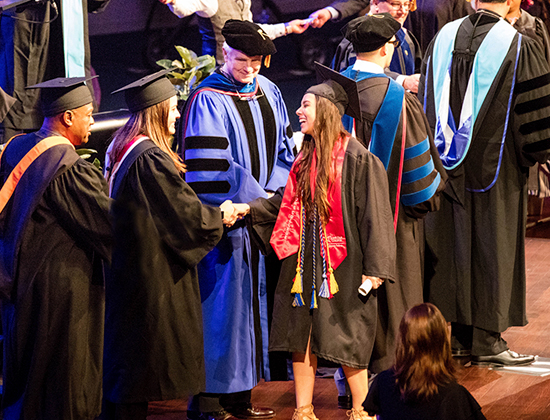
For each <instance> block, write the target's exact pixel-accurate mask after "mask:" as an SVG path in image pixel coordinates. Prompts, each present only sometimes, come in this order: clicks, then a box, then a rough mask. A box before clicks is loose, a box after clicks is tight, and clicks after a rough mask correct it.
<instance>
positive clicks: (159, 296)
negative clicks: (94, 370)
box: [104, 71, 223, 411]
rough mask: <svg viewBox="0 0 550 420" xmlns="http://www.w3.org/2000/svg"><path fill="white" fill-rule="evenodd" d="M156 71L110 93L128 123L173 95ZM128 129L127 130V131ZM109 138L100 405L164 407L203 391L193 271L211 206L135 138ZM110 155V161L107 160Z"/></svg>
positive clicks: (214, 233)
mask: <svg viewBox="0 0 550 420" xmlns="http://www.w3.org/2000/svg"><path fill="white" fill-rule="evenodd" d="M165 74H166V71H160V72H158V73H155V74H153V75H150V76H146V77H145V78H143V79H140V80H138V81H136V82H133V83H132V84H130V85H128V86H126V87H124V88H122V89H120V90H119V91H124V92H125V97H126V102H127V105H128V107H129V109H130V111H131V112H132V113H133V116H132V117H131V118H130V123H131V121H132V119H133V118H134V116H137V115H138V114H140V113H144V112H148V111H149V109H150V108H151V107H153V106H157V105H158V104H161V103H163V102H165V101H168V100H170V99H172V98H174V97H175V95H176V91H175V89H174V87H173V85H172V84H171V83H170V81H169V80H168V78H167V77H165ZM130 123H128V124H130ZM119 136H120V134H118V135H116V136H115V140H114V142H113V143H116V142H118V141H121V142H122V143H121V145H122V146H124V147H122V148H118V149H117V148H115V147H113V144H111V146H110V148H109V151H108V153H110V155H109V156H108V159H107V160H106V173H107V177H108V179H109V184H110V194H111V197H112V198H113V199H114V200H115V202H114V204H113V210H112V214H113V223H114V235H115V242H116V245H115V247H114V251H113V264H112V269H111V270H110V272H109V273H108V275H107V280H106V296H107V300H106V303H107V305H106V328H105V367H104V371H105V374H104V398H105V399H106V400H107V401H108V402H109V403H116V404H127V403H144V404H145V411H146V405H147V402H148V401H158V400H172V399H176V398H181V397H184V396H187V395H189V394H191V393H197V392H199V391H201V390H202V389H203V387H204V356H203V339H202V336H203V334H202V315H201V301H200V295H199V283H198V279H197V271H196V265H197V264H198V262H199V261H200V260H201V259H202V258H203V257H204V256H205V255H206V254H207V253H208V252H209V251H210V250H211V249H212V248H213V247H214V246H215V245H216V243H217V242H218V241H219V240H220V238H221V235H222V232H223V225H222V216H221V210H220V209H219V208H218V207H210V206H206V205H203V204H202V203H201V202H200V200H199V199H198V198H197V196H196V194H195V193H194V192H193V190H192V189H191V188H190V187H189V185H188V184H187V183H186V182H185V181H184V178H183V174H182V173H181V172H179V171H178V170H177V169H176V166H175V164H174V161H173V160H172V158H171V156H170V155H169V154H167V153H166V152H164V151H163V150H162V149H161V148H160V147H159V146H158V145H157V143H155V142H154V141H153V140H151V139H150V138H148V137H146V136H145V135H138V136H137V137H135V138H133V139H132V138H120V137H119ZM115 150H118V151H119V153H118V155H116V156H115Z"/></svg>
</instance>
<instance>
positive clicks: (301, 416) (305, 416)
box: [292, 404, 319, 420]
mask: <svg viewBox="0 0 550 420" xmlns="http://www.w3.org/2000/svg"><path fill="white" fill-rule="evenodd" d="M292 420H319V419H318V418H317V417H315V414H314V413H313V405H312V404H310V405H304V406H302V407H298V408H297V409H296V410H294V414H293V415H292Z"/></svg>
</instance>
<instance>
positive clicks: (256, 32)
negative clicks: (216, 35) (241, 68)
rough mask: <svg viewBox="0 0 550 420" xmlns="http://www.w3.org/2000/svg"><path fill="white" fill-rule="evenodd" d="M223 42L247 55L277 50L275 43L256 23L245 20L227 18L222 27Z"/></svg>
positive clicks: (270, 52)
mask: <svg viewBox="0 0 550 420" xmlns="http://www.w3.org/2000/svg"><path fill="white" fill-rule="evenodd" d="M222 35H223V36H224V38H225V42H227V45H229V46H230V47H231V48H234V49H236V50H239V51H241V52H242V53H244V54H246V55H247V56H249V57H252V56H255V55H271V54H275V53H276V52H277V48H275V44H274V43H273V41H272V40H271V39H270V38H269V36H268V35H267V34H266V33H265V31H264V30H263V29H262V28H260V27H259V26H258V25H256V24H255V23H252V22H248V21H246V20H236V19H229V20H228V21H227V22H225V25H224V26H223V29H222Z"/></svg>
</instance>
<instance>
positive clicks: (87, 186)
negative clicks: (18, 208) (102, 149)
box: [45, 159, 113, 262]
mask: <svg viewBox="0 0 550 420" xmlns="http://www.w3.org/2000/svg"><path fill="white" fill-rule="evenodd" d="M45 199H46V202H47V203H48V205H49V206H50V207H51V209H52V211H53V212H54V213H55V214H56V215H57V216H58V220H59V223H60V224H61V225H62V226H63V227H64V228H65V230H66V231H67V232H70V233H71V234H72V235H74V236H75V237H74V240H75V241H76V242H77V243H79V244H81V246H83V247H87V248H91V249H93V250H94V251H95V252H96V253H98V255H100V256H101V258H102V259H103V260H105V261H108V262H110V261H111V248H112V242H113V240H112V228H111V219H110V216H109V208H110V201H111V200H110V199H109V196H108V190H107V184H106V182H105V180H104V179H103V176H102V175H101V173H100V172H99V170H97V169H96V168H95V167H94V166H93V165H92V164H90V163H88V162H86V161H84V160H82V159H79V160H78V161H77V162H76V163H75V164H74V165H73V166H72V167H71V168H70V169H69V170H67V171H65V172H63V173H62V174H60V175H58V176H57V177H56V178H55V179H54V180H53V181H52V182H51V184H50V187H49V188H48V189H47V190H46V195H45Z"/></svg>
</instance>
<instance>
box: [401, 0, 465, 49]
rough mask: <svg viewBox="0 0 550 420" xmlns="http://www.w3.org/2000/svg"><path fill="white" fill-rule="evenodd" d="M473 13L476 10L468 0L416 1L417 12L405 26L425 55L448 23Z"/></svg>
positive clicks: (410, 16)
mask: <svg viewBox="0 0 550 420" xmlns="http://www.w3.org/2000/svg"><path fill="white" fill-rule="evenodd" d="M471 13H474V10H473V9H472V7H471V6H470V2H468V1H466V0H416V10H415V11H414V12H411V13H410V14H409V18H408V19H407V21H406V22H405V26H406V27H407V28H408V29H409V30H410V31H411V32H412V33H413V34H415V35H416V38H417V39H418V42H420V49H421V50H422V54H424V53H425V52H426V50H427V49H428V45H430V42H431V41H432V39H433V38H434V37H435V34H437V32H438V31H439V30H440V29H441V28H442V27H443V26H445V24H446V23H448V22H451V21H453V20H455V19H459V18H461V17H464V16H467V15H469V14H471Z"/></svg>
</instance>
